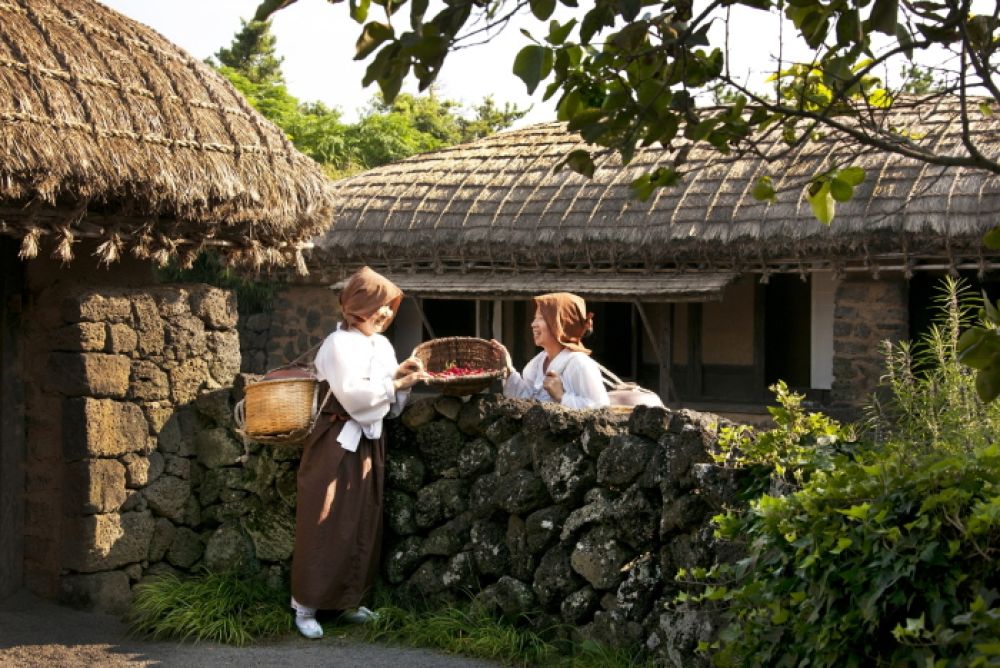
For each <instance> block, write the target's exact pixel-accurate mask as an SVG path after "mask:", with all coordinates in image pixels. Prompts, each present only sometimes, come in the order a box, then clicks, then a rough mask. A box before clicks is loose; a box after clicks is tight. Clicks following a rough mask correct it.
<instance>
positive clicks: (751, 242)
mask: <svg viewBox="0 0 1000 668" xmlns="http://www.w3.org/2000/svg"><path fill="white" fill-rule="evenodd" d="M996 111H997V112H1000V109H998V110H996ZM884 121H885V122H887V123H892V124H893V125H894V126H896V127H899V128H903V129H905V130H906V131H908V132H910V133H912V135H911V136H915V137H921V138H920V139H919V142H920V143H921V144H924V145H930V146H933V147H935V149H936V150H937V151H938V152H948V151H950V150H952V148H956V149H957V148H958V145H959V142H960V141H961V139H960V136H959V131H960V124H959V121H958V112H957V107H956V105H955V104H954V103H953V102H950V101H944V102H940V101H939V102H937V103H931V104H922V105H907V104H906V103H905V102H900V103H898V104H897V107H896V108H895V109H894V111H893V112H892V114H891V116H890V117H889V118H886V119H884ZM973 135H974V137H975V139H976V141H977V142H978V144H979V145H980V147H985V149H986V152H987V153H990V154H991V155H992V157H996V156H997V155H1000V113H995V114H994V115H993V116H992V117H985V116H982V115H981V114H978V113H977V114H976V118H975V119H973ZM585 146H586V145H585V144H584V143H583V141H582V140H581V139H580V137H579V136H577V135H575V134H572V133H569V132H568V131H567V130H566V128H565V126H564V125H563V124H560V123H548V124H543V125H535V126H532V127H528V128H525V129H521V130H516V131H511V132H505V133H501V134H497V135H494V136H491V137H488V138H486V139H484V140H482V141H479V142H476V143H472V144H466V145H462V146H455V147H451V148H446V149H442V150H439V151H436V152H433V153H427V154H423V155H419V156H415V157H412V158H409V159H407V160H403V161H401V162H398V163H395V164H391V165H386V166H384V167H380V168H377V169H373V170H371V171H368V172H365V173H363V174H360V175H358V176H355V177H353V178H350V179H345V180H343V181H339V182H337V183H336V184H335V187H334V193H335V197H336V200H335V207H334V225H333V226H332V227H331V228H330V229H329V230H328V231H327V232H326V233H325V234H324V235H322V236H321V237H319V238H318V239H317V240H316V245H317V248H316V249H315V250H314V251H313V252H312V253H311V255H310V260H309V262H310V266H316V267H319V266H321V265H327V266H329V265H330V264H331V263H345V264H351V263H356V262H366V263H370V264H372V265H373V266H379V267H382V268H384V269H386V270H387V271H416V272H418V273H420V272H428V271H435V272H438V273H440V272H447V271H476V270H479V269H482V270H491V271H497V270H500V269H502V270H509V271H514V272H520V271H553V272H571V273H574V274H579V273H581V272H599V271H606V270H612V271H615V270H622V269H628V268H631V269H635V268H643V269H645V270H647V271H678V270H685V269H697V270H699V271H703V270H727V271H737V272H740V271H746V270H755V271H763V272H765V273H767V272H769V271H780V270H783V269H782V268H783V267H784V268H785V269H784V270H788V269H787V268H788V267H798V269H793V270H798V271H801V270H808V269H809V268H812V267H813V266H817V265H814V264H813V262H814V261H821V262H823V263H826V266H828V267H829V266H830V265H831V264H833V265H838V264H842V265H847V264H852V263H853V264H854V265H857V264H865V263H874V262H879V261H883V262H884V261H885V260H886V259H887V258H891V261H892V262H895V263H896V264H897V265H903V266H904V267H905V266H906V265H909V264H918V263H920V262H922V261H925V260H926V258H930V257H934V258H942V257H949V254H952V257H951V260H950V262H951V263H952V265H953V266H954V265H956V264H961V263H968V262H975V263H981V262H984V261H985V259H984V258H981V257H980V256H979V253H980V250H981V246H980V243H979V239H980V237H981V235H982V233H983V232H984V231H986V230H987V229H989V228H991V227H992V226H994V225H996V224H997V223H998V222H1000V221H998V216H1000V178H998V177H996V176H993V175H990V174H988V173H986V172H983V171H973V170H969V169H961V168H949V169H945V168H942V167H937V166H933V165H928V164H925V163H920V162H917V161H915V160H912V159H908V158H903V157H899V156H896V155H888V154H885V153H880V152H876V151H871V150H868V151H865V150H862V149H861V148H859V147H858V146H857V143H856V142H855V141H853V140H849V139H848V140H845V139H844V138H843V137H839V136H837V135H836V134H835V133H833V132H829V131H827V132H826V134H825V136H824V137H823V138H822V139H821V140H819V141H816V142H810V143H806V144H804V145H803V146H802V147H801V148H797V149H795V150H794V151H793V152H792V153H791V155H790V156H787V157H784V158H781V159H777V160H773V161H771V158H773V157H774V156H776V155H778V154H779V152H780V151H782V150H783V149H785V148H787V147H786V146H785V145H784V144H783V143H782V142H780V141H771V142H770V143H765V144H762V146H761V149H762V150H763V155H764V157H757V156H754V155H746V156H743V157H740V156H728V157H727V156H721V155H718V154H716V153H714V152H711V151H707V150H705V149H694V150H692V151H691V153H690V156H689V158H688V162H687V164H686V169H687V170H688V172H689V173H688V175H687V176H686V177H685V178H684V180H683V181H682V182H681V183H680V184H679V185H678V186H676V187H673V188H662V189H659V190H658V191H657V192H655V193H654V195H653V196H652V197H650V198H649V200H648V201H645V202H643V201H640V200H638V199H635V198H634V197H633V195H632V194H631V192H630V187H629V185H630V183H631V181H632V180H633V179H635V178H637V177H638V176H639V175H641V174H643V173H645V172H647V171H649V170H651V169H652V168H654V167H656V166H657V165H669V164H670V160H672V157H673V155H674V154H673V153H667V152H666V151H664V150H663V149H662V148H659V147H656V148H652V147H651V148H646V149H641V150H639V151H638V152H637V154H636V156H635V158H634V159H633V161H632V162H631V163H630V164H629V165H627V166H626V167H624V168H623V167H622V166H621V161H620V159H619V157H618V156H617V154H609V153H605V154H604V155H602V156H600V157H598V158H597V159H596V160H595V162H596V164H597V169H596V171H595V173H594V177H593V179H587V178H585V177H583V176H580V175H578V174H575V173H573V172H570V171H569V170H565V169H564V170H562V171H559V172H555V173H554V172H553V167H554V166H555V165H556V164H557V163H559V162H560V161H561V160H562V159H563V158H564V157H565V156H566V155H567V154H568V153H569V152H570V151H571V150H573V149H576V148H581V147H585ZM591 148H593V147H591ZM833 161H839V163H840V164H841V165H842V166H846V165H858V166H861V167H864V168H865V169H866V170H867V177H866V179H865V181H864V182H863V184H861V185H860V186H858V187H857V188H856V190H855V197H854V198H853V199H852V200H851V201H850V202H847V203H841V204H838V205H837V213H836V218H835V220H834V222H833V224H832V225H830V226H826V225H823V224H822V223H820V222H818V221H817V220H816V219H815V218H814V217H813V215H812V213H811V210H810V206H809V202H808V200H807V199H806V196H805V188H804V186H805V184H806V182H807V180H808V178H809V177H811V176H812V175H814V174H816V173H818V172H820V171H822V169H824V168H825V167H826V166H828V165H830V164H832V163H833ZM765 174H766V175H770V176H771V177H772V178H773V180H774V184H775V186H776V187H777V188H778V189H779V200H778V202H777V203H774V204H768V203H765V202H760V201H757V200H755V199H754V198H753V197H752V196H751V194H750V193H751V190H752V188H753V185H754V183H755V181H756V179H757V178H758V177H759V176H761V175H765ZM959 252H963V253H967V254H969V253H971V254H972V258H971V259H970V257H969V256H963V257H958V256H957V255H955V254H956V253H959ZM963 266H964V265H963Z"/></svg>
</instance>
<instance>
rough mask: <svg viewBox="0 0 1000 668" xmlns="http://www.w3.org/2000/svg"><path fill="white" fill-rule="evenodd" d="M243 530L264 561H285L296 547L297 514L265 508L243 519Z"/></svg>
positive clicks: (255, 551) (279, 508)
mask: <svg viewBox="0 0 1000 668" xmlns="http://www.w3.org/2000/svg"><path fill="white" fill-rule="evenodd" d="M242 526H243V530H244V531H245V532H246V534H247V536H248V537H249V538H250V542H251V543H253V548H254V554H255V555H256V556H257V558H258V559H260V560H262V561H284V560H286V559H289V558H290V557H291V556H292V549H293V548H294V547H295V514H294V513H292V512H289V511H288V510H286V509H284V508H282V507H280V506H279V507H275V506H265V507H263V508H259V509H256V510H254V511H252V512H250V514H249V515H246V516H244V517H243V520H242Z"/></svg>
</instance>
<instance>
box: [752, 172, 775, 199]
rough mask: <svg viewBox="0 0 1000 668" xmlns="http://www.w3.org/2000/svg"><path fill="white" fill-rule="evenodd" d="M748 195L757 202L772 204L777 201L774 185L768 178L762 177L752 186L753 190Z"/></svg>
mask: <svg viewBox="0 0 1000 668" xmlns="http://www.w3.org/2000/svg"><path fill="white" fill-rule="evenodd" d="M750 195H751V196H752V197H753V198H754V199H755V200H758V201H761V202H771V203H772V204H773V203H774V202H777V201H778V195H777V193H776V192H775V191H774V184H773V183H772V182H771V177H770V176H762V177H760V178H759V179H757V181H756V182H755V183H754V184H753V190H751V191H750Z"/></svg>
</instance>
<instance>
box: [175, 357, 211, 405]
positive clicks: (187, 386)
mask: <svg viewBox="0 0 1000 668" xmlns="http://www.w3.org/2000/svg"><path fill="white" fill-rule="evenodd" d="M199 354H200V353H199ZM168 375H169V376H170V398H171V400H172V401H173V402H174V403H175V404H188V403H191V402H192V401H194V400H195V399H196V398H197V397H198V391H199V390H201V388H202V387H204V386H205V384H206V383H207V381H208V363H207V362H206V361H205V360H204V359H203V358H201V357H195V358H192V359H186V360H184V361H183V362H181V363H180V364H179V365H177V366H176V367H174V368H172V369H170V371H169V373H168Z"/></svg>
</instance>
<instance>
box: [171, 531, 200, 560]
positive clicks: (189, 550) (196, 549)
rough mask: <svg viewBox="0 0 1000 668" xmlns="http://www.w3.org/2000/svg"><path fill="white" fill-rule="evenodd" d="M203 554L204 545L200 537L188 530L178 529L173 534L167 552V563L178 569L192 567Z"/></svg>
mask: <svg viewBox="0 0 1000 668" xmlns="http://www.w3.org/2000/svg"><path fill="white" fill-rule="evenodd" d="M204 552H205V544H204V543H203V542H202V540H201V536H199V535H198V534H197V533H195V532H194V531H192V530H191V529H188V528H187V527H180V528H178V529H177V530H176V531H175V532H174V538H173V540H172V541H171V542H170V548H169V549H168V550H167V561H168V562H170V563H171V564H173V565H174V566H177V567H178V568H190V567H191V566H194V565H195V564H196V563H197V562H198V560H199V559H201V555H202V554H203V553H204Z"/></svg>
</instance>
